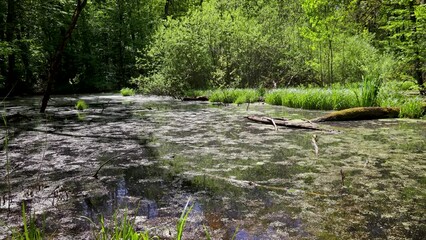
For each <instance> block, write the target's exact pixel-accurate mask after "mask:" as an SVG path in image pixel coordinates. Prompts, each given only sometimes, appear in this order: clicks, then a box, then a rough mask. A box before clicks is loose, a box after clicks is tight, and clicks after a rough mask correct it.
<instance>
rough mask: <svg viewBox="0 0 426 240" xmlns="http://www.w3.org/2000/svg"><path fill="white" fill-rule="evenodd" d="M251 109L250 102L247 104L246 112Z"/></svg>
mask: <svg viewBox="0 0 426 240" xmlns="http://www.w3.org/2000/svg"><path fill="white" fill-rule="evenodd" d="M249 107H250V102H248V103H247V108H246V111H248V110H249Z"/></svg>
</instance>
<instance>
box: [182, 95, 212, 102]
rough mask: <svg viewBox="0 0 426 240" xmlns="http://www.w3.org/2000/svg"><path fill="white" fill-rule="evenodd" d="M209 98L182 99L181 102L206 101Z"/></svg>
mask: <svg viewBox="0 0 426 240" xmlns="http://www.w3.org/2000/svg"><path fill="white" fill-rule="evenodd" d="M208 100H209V98H208V97H206V96H198V97H184V98H182V101H185V102H186V101H208Z"/></svg>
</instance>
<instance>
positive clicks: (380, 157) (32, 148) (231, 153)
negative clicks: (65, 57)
mask: <svg viewBox="0 0 426 240" xmlns="http://www.w3.org/2000/svg"><path fill="white" fill-rule="evenodd" d="M78 99H84V100H85V101H86V102H87V103H88V105H89V109H87V110H84V111H77V110H75V108H74V105H75V102H76V101H77V100H78ZM39 101H40V99H39V98H23V99H16V100H10V101H7V102H5V103H4V106H3V108H2V110H1V112H2V114H3V116H5V117H4V118H5V119H7V127H5V126H4V125H2V128H1V131H0V133H1V135H0V137H1V138H2V141H4V140H5V137H6V135H7V136H8V138H9V143H8V145H7V151H5V150H4V151H2V155H1V156H0V176H1V177H2V181H1V182H0V197H1V199H0V239H2V238H6V237H7V236H8V235H9V234H10V229H11V228H13V227H15V226H19V224H20V223H22V220H21V217H20V216H21V210H20V206H21V204H22V203H23V202H25V204H26V206H27V212H28V213H31V214H34V213H35V214H37V217H38V221H39V222H44V223H45V230H46V231H47V232H48V233H49V234H50V235H51V236H52V237H53V238H54V239H88V238H91V237H92V232H93V231H96V230H97V229H96V228H95V227H94V225H93V223H91V222H94V223H99V219H100V217H101V216H104V217H105V218H106V221H107V223H108V222H110V221H112V220H113V218H114V215H118V217H121V216H123V215H125V214H127V215H129V216H131V217H132V219H134V220H135V224H136V226H137V228H138V230H149V231H150V232H151V233H152V235H157V236H159V237H160V238H162V239H167V238H173V237H174V236H175V234H176V230H175V229H176V223H177V219H178V218H179V216H180V214H181V212H182V210H183V208H184V206H185V204H186V202H187V201H188V199H190V201H191V203H192V204H193V206H194V207H193V210H192V212H191V214H190V215H189V220H188V224H187V226H186V228H185V231H184V238H185V239H204V238H205V230H204V228H207V229H208V231H209V233H210V235H211V237H212V238H213V239H231V238H232V237H233V235H234V234H235V239H424V236H426V217H425V216H426V154H425V152H426V122H425V121H424V120H377V121H359V122H344V123H333V124H330V126H331V127H333V128H335V129H338V130H340V133H337V134H335V133H334V134H332V133H326V132H319V131H308V130H293V129H286V128H279V130H278V131H274V128H273V126H268V125H260V124H256V123H252V122H248V121H247V120H246V119H245V118H244V117H245V116H247V115H252V114H262V115H269V116H280V117H288V118H299V119H300V118H305V119H309V118H314V117H317V116H320V115H322V114H324V112H321V111H305V110H297V109H289V108H285V107H278V106H269V105H266V104H251V105H250V107H249V109H248V110H246V109H247V105H241V106H237V105H229V106H214V105H211V104H209V103H200V102H180V101H177V100H173V99H170V98H161V97H148V96H134V97H121V96H118V95H85V96H75V97H64V96H57V97H54V98H53V99H52V101H51V102H50V103H51V106H50V107H49V108H48V112H47V114H46V115H40V114H39V113H38V106H39ZM314 134H315V135H317V136H318V140H317V141H318V146H319V155H318V156H315V153H314V148H313V146H312V143H311V141H312V137H313V135H314ZM102 164H104V165H103V167H101V168H100V166H101V165H102ZM8 166H9V170H8ZM99 169H100V170H99ZM96 172H97V174H96V177H94V175H95V173H96ZM8 173H9V175H8ZM8 182H10V184H9V183H8ZM9 189H10V190H11V191H10V192H11V193H10V194H9Z"/></svg>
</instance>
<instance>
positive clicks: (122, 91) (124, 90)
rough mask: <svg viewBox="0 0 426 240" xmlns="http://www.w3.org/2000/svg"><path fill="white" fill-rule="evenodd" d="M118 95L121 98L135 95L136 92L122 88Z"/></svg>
mask: <svg viewBox="0 0 426 240" xmlns="http://www.w3.org/2000/svg"><path fill="white" fill-rule="evenodd" d="M120 93H121V95H122V96H134V95H135V94H136V91H135V90H134V89H131V88H122V89H121V90H120Z"/></svg>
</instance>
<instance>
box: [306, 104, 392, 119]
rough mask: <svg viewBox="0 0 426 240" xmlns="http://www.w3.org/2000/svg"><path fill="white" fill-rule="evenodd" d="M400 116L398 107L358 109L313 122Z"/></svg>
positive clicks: (347, 110)
mask: <svg viewBox="0 0 426 240" xmlns="http://www.w3.org/2000/svg"><path fill="white" fill-rule="evenodd" d="M398 116H399V108H396V107H392V108H391V107H383V108H382V107H357V108H348V109H345V110H340V111H336V112H332V113H329V114H327V115H325V116H322V117H318V118H315V119H311V122H326V121H356V120H371V119H380V118H397V117H398Z"/></svg>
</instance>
